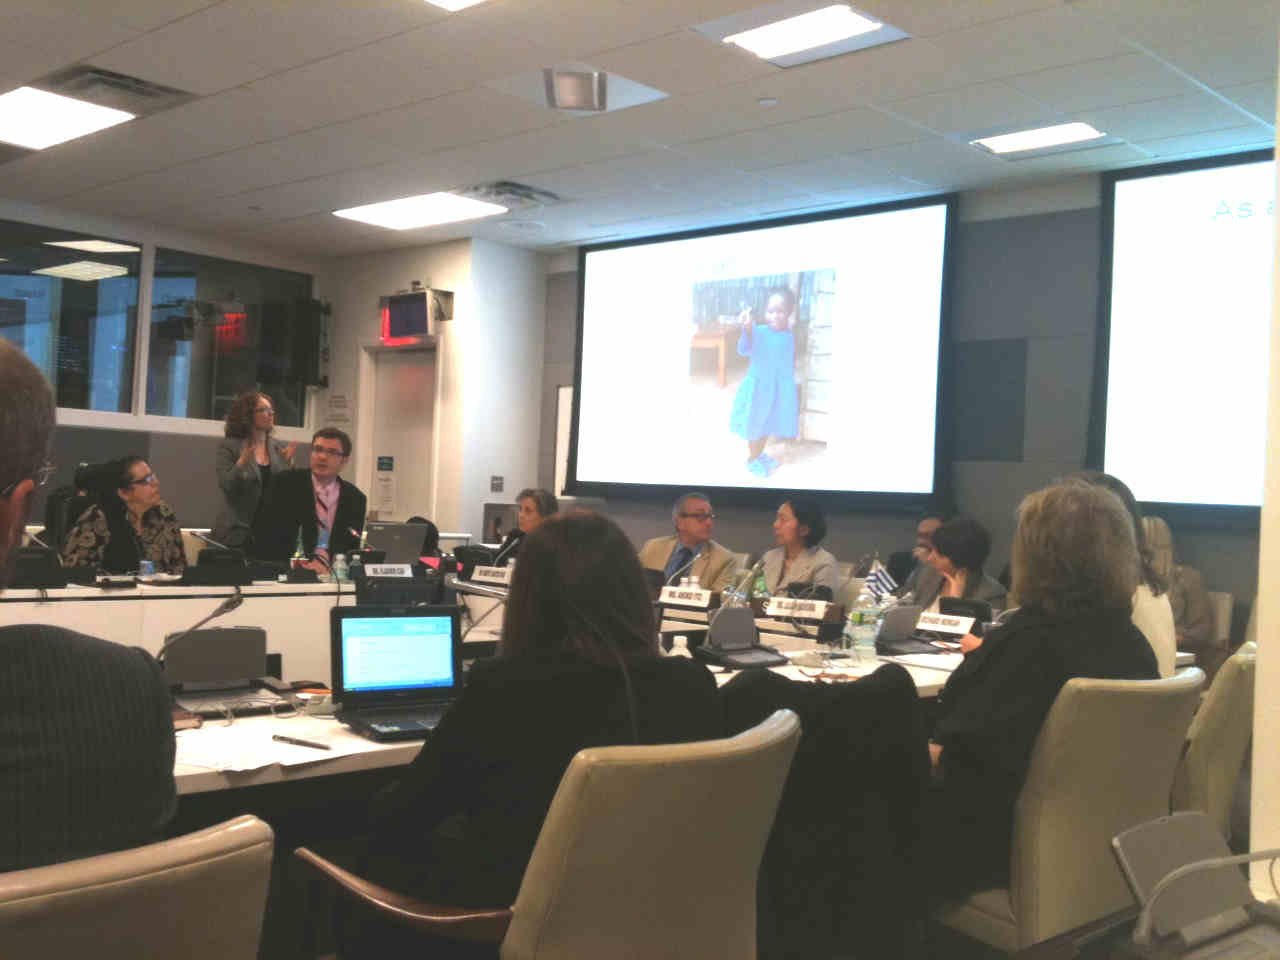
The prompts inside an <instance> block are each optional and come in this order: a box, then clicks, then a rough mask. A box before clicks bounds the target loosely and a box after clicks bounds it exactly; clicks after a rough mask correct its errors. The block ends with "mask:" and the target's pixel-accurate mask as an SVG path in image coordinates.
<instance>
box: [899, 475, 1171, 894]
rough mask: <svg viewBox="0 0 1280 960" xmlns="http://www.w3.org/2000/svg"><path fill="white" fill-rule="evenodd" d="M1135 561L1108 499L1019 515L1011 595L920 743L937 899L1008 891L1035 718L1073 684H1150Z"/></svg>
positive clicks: (1071, 483)
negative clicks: (925, 744) (927, 770)
mask: <svg viewBox="0 0 1280 960" xmlns="http://www.w3.org/2000/svg"><path fill="white" fill-rule="evenodd" d="M1138 576H1139V561H1138V552H1137V548H1136V547H1135V544H1134V536H1133V524H1132V523H1131V521H1130V520H1129V515H1128V513H1127V512H1126V511H1125V508H1124V505H1123V504H1122V503H1121V502H1120V500H1119V498H1117V497H1116V496H1115V494H1113V493H1111V492H1110V491H1107V490H1105V489H1103V488H1101V487H1096V486H1090V485H1089V484H1086V483H1083V482H1080V481H1077V480H1068V481H1065V482H1063V483H1059V484H1055V485H1053V486H1050V487H1046V488H1045V489H1043V490H1040V491H1037V492H1036V493H1033V494H1031V495H1030V496H1028V497H1027V498H1026V499H1025V500H1023V501H1022V504H1021V506H1020V507H1019V508H1018V529H1017V532H1016V533H1015V535H1014V542H1013V593H1014V595H1015V597H1016V600H1017V602H1018V603H1020V607H1019V608H1018V609H1017V610H1015V611H1014V613H1013V614H1011V615H1010V616H1009V617H1008V619H1007V620H1006V621H1005V622H1004V623H1003V624H1001V625H1000V626H998V627H996V628H994V629H993V630H991V631H989V632H988V634H987V636H986V637H985V638H984V639H983V640H982V642H981V645H980V646H978V647H977V648H976V649H973V650H972V651H971V652H970V653H969V654H968V655H967V656H966V657H965V660H964V663H962V664H961V665H960V667H959V668H958V669H957V670H956V671H955V672H954V673H953V674H952V675H951V677H950V679H949V680H948V681H947V685H946V687H945V688H943V691H942V695H941V696H940V697H939V702H938V714H937V723H936V727H935V730H934V734H933V737H932V739H931V742H930V744H929V749H930V754H931V757H932V760H933V764H934V769H935V775H936V783H935V786H934V789H933V790H932V791H931V795H930V798H929V804H928V807H929V813H928V815H927V816H926V820H925V832H926V838H925V843H924V848H925V853H926V855H927V856H929V857H930V859H931V860H933V866H932V869H930V870H928V871H927V872H926V877H927V878H928V879H927V882H928V883H930V884H931V886H932V887H933V890H934V893H935V894H936V895H938V896H940V897H942V898H947V897H959V896H964V895H967V894H969V893H972V892H974V891H976V890H981V889H987V888H990V887H1003V886H1007V885H1008V882H1009V853H1010V842H1011V836H1012V829H1013V818H1014V807H1015V804H1016V802H1017V797H1018V792H1019V790H1021V788H1022V782H1023V779H1024V778H1025V776H1026V773H1027V768H1028V765H1029V763H1030V759H1031V751H1032V748H1033V747H1034V746H1035V742H1036V737H1037V736H1038V735H1039V733H1040V727H1041V726H1042V724H1043V723H1044V718H1045V716H1046V715H1047V714H1048V712H1049V708H1050V707H1051V706H1052V705H1053V701H1054V699H1055V698H1056V697H1057V695H1058V691H1059V690H1061V689H1062V686H1063V684H1065V683H1066V682H1067V680H1069V679H1071V678H1072V677H1102V678H1110V679H1129V680H1145V679H1154V678H1155V677H1156V676H1158V674H1157V671H1156V662H1155V657H1154V655H1153V654H1152V653H1151V647H1150V645H1149V644H1148V643H1147V641H1146V638H1145V637H1144V636H1143V635H1142V633H1141V632H1140V631H1139V630H1138V628H1137V627H1135V626H1134V625H1133V622H1132V621H1131V620H1130V618H1129V606H1130V600H1131V598H1132V596H1133V590H1134V587H1135V586H1136V584H1137V582H1138Z"/></svg>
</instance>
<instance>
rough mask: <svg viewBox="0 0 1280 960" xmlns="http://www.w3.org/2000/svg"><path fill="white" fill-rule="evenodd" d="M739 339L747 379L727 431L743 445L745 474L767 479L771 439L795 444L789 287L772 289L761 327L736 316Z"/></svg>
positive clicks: (747, 313) (754, 319)
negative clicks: (746, 360)
mask: <svg viewBox="0 0 1280 960" xmlns="http://www.w3.org/2000/svg"><path fill="white" fill-rule="evenodd" d="M738 321H739V323H741V325H742V333H741V334H739V336H738V354H739V355H740V356H744V357H750V358H751V365H750V367H749V368H748V369H747V375H746V377H745V378H744V379H743V381H742V383H741V384H739V385H738V393H737V395H736V396H735V397H734V400H733V413H732V414H731V415H730V418H729V429H730V430H732V431H733V432H734V433H735V434H737V435H738V436H740V437H742V438H743V439H744V440H746V441H747V469H748V470H749V471H750V472H751V473H753V474H755V475H756V476H758V477H767V476H769V474H771V473H773V471H774V470H776V469H777V468H778V461H777V460H776V459H775V458H773V457H771V456H769V455H768V454H767V453H765V452H764V450H765V445H766V444H767V443H768V442H769V438H770V437H771V436H772V437H774V438H775V439H779V440H791V439H794V438H795V436H796V433H797V431H798V429H799V422H800V405H799V398H798V391H797V386H796V375H795V369H796V341H795V335H794V334H793V333H792V329H793V328H794V326H795V321H796V295H795V292H794V291H792V290H791V288H790V287H772V288H770V289H769V291H768V296H767V299H766V301H765V308H764V322H763V323H759V322H758V316H757V314H756V313H755V312H754V311H752V310H751V309H749V308H748V309H745V310H743V311H742V313H741V314H739V317H738Z"/></svg>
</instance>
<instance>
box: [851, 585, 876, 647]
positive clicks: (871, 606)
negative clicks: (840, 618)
mask: <svg viewBox="0 0 1280 960" xmlns="http://www.w3.org/2000/svg"><path fill="white" fill-rule="evenodd" d="M879 623H880V605H879V604H878V603H877V602H876V598H875V597H874V596H873V595H872V593H871V591H870V590H868V589H867V588H866V587H863V588H862V591H861V592H860V593H859V594H858V599H857V600H856V601H854V604H853V610H852V611H851V612H850V613H849V623H848V625H847V629H849V631H850V639H851V640H852V641H853V646H854V648H855V649H857V650H859V651H869V652H870V653H872V654H874V653H875V643H876V631H877V629H878V626H879Z"/></svg>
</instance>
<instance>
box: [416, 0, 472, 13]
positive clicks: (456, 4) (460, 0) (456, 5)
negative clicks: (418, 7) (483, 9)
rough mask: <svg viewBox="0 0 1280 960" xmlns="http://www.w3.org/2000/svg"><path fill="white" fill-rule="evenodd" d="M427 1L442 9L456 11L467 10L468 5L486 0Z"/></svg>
mask: <svg viewBox="0 0 1280 960" xmlns="http://www.w3.org/2000/svg"><path fill="white" fill-rule="evenodd" d="M427 3H429V4H431V5H432V6H433V7H439V8H440V9H442V10H448V11H449V12H450V13H454V12H456V11H458V10H465V9H467V7H474V6H475V5H476V4H477V3H484V0H427Z"/></svg>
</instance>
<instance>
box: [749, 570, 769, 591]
mask: <svg viewBox="0 0 1280 960" xmlns="http://www.w3.org/2000/svg"><path fill="white" fill-rule="evenodd" d="M768 595H769V585H768V584H767V583H766V582H765V579H764V570H763V569H762V570H761V571H760V572H759V573H757V574H756V582H755V583H753V584H752V585H751V596H753V597H767V596H768Z"/></svg>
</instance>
